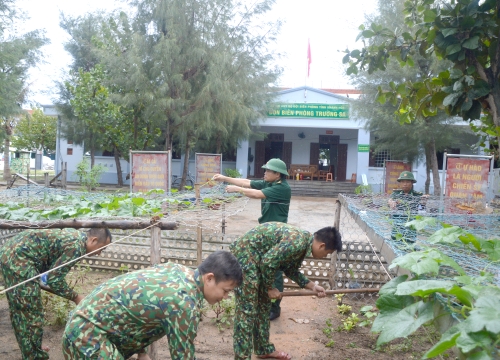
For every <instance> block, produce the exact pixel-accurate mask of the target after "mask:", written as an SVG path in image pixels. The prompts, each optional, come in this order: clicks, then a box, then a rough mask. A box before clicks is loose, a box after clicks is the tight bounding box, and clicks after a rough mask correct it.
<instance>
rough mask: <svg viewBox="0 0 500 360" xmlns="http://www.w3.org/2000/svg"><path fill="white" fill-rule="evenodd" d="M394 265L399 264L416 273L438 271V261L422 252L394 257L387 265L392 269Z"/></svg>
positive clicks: (435, 272)
mask: <svg viewBox="0 0 500 360" xmlns="http://www.w3.org/2000/svg"><path fill="white" fill-rule="evenodd" d="M395 266H401V267H402V268H404V269H408V270H410V271H411V272H413V273H415V274H417V275H422V274H437V273H438V271H439V264H438V262H437V261H436V260H434V259H432V258H429V257H427V255H426V254H425V253H423V252H412V253H409V254H406V255H404V256H401V257H398V258H396V259H394V261H393V262H392V263H391V265H390V266H389V269H392V268H394V267H395Z"/></svg>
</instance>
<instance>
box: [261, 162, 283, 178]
mask: <svg viewBox="0 0 500 360" xmlns="http://www.w3.org/2000/svg"><path fill="white" fill-rule="evenodd" d="M262 168H263V169H268V170H272V171H276V172H279V173H280V174H283V175H287V176H288V171H286V164H285V162H284V161H282V160H280V159H271V160H269V161H268V162H267V164H265V165H262Z"/></svg>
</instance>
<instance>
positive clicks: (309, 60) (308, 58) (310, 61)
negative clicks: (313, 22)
mask: <svg viewBox="0 0 500 360" xmlns="http://www.w3.org/2000/svg"><path fill="white" fill-rule="evenodd" d="M311 63H312V57H311V43H310V42H309V39H307V77H309V72H310V70H311Z"/></svg>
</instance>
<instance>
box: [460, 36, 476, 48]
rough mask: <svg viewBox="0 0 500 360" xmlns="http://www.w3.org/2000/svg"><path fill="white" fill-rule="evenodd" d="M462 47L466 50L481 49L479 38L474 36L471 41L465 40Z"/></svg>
mask: <svg viewBox="0 0 500 360" xmlns="http://www.w3.org/2000/svg"><path fill="white" fill-rule="evenodd" d="M462 46H463V47H464V48H466V49H471V50H473V49H477V48H478V47H479V36H473V37H471V38H470V39H467V40H465V41H464V42H463V43H462Z"/></svg>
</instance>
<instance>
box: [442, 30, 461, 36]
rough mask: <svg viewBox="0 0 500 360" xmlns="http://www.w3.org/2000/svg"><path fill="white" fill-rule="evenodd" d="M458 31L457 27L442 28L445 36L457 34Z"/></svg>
mask: <svg viewBox="0 0 500 360" xmlns="http://www.w3.org/2000/svg"><path fill="white" fill-rule="evenodd" d="M457 31H458V29H457V28H447V29H442V30H441V33H442V34H443V36H444V37H447V36H450V35H453V34H456V33H457Z"/></svg>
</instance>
